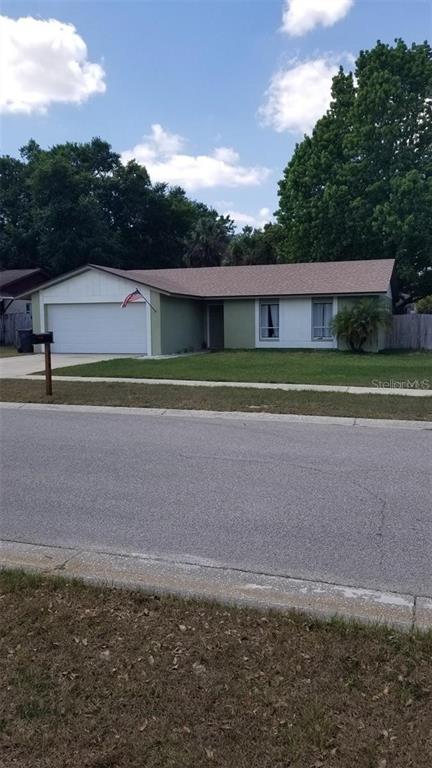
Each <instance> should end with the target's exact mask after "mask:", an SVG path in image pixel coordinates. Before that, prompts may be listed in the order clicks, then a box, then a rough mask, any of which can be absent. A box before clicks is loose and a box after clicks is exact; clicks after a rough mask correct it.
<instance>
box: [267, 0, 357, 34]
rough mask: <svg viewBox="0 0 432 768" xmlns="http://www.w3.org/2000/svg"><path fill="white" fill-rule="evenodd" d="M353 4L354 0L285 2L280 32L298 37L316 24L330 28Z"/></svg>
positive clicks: (298, 0)
mask: <svg viewBox="0 0 432 768" xmlns="http://www.w3.org/2000/svg"><path fill="white" fill-rule="evenodd" d="M353 4H354V0H285V6H284V10H283V14H282V31H283V32H287V33H288V34H289V35H292V36H293V37H298V36H300V35H304V34H306V32H309V31H310V30H311V29H313V28H314V27H316V26H317V25H318V24H322V26H324V27H331V26H333V24H336V22H337V21H339V20H340V19H343V17H344V16H346V14H347V13H348V11H349V10H350V8H351V7H352V6H353Z"/></svg>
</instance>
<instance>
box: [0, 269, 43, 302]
mask: <svg viewBox="0 0 432 768" xmlns="http://www.w3.org/2000/svg"><path fill="white" fill-rule="evenodd" d="M46 279H47V273H46V272H45V271H44V270H43V269H40V268H39V267H36V268H35V269H3V270H1V271H0V299H1V298H16V297H17V296H20V295H21V294H22V293H24V292H27V293H29V292H30V291H34V290H35V289H36V288H38V287H39V285H41V284H42V283H43V282H46Z"/></svg>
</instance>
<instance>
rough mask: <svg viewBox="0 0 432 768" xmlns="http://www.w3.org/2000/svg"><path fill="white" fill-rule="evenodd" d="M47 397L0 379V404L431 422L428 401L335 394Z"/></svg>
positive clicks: (73, 386)
mask: <svg viewBox="0 0 432 768" xmlns="http://www.w3.org/2000/svg"><path fill="white" fill-rule="evenodd" d="M53 391H54V393H53V396H52V397H48V396H47V395H45V384H44V382H43V381H26V380H22V379H4V380H2V381H0V399H1V400H3V401H8V402H24V403H70V404H74V405H113V406H129V407H141V408H183V409H198V410H212V411H245V412H249V413H251V412H260V411H262V412H266V413H298V414H305V415H313V416H352V417H357V418H371V419H413V420H421V421H428V420H430V419H432V397H418V398H417V397H404V396H400V397H399V396H398V395H392V396H391V397H390V396H389V397H385V396H383V395H349V394H345V393H339V392H283V391H277V390H256V389H255V390H254V389H246V388H244V389H242V388H241V387H238V388H233V387H223V386H222V387H211V388H210V387H184V386H182V385H170V384H162V385H157V384H127V383H124V382H118V383H117V382H90V381H89V382H85V381H54V382H53Z"/></svg>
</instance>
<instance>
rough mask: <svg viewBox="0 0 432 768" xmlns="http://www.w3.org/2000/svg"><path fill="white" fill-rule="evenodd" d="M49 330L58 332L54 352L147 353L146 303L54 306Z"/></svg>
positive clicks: (51, 305)
mask: <svg viewBox="0 0 432 768" xmlns="http://www.w3.org/2000/svg"><path fill="white" fill-rule="evenodd" d="M47 330H49V331H53V332H54V344H53V347H52V351H53V352H71V353H74V352H93V353H97V352H101V353H102V352H108V353H109V352H113V353H114V352H115V353H117V354H122V353H123V354H127V353H134V354H145V353H146V351H147V332H146V304H145V303H144V302H136V303H133V304H128V306H127V307H124V308H122V307H121V305H120V303H118V304H117V303H116V304H97V303H95V304H50V305H48V306H47Z"/></svg>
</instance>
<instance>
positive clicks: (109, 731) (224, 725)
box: [0, 572, 432, 768]
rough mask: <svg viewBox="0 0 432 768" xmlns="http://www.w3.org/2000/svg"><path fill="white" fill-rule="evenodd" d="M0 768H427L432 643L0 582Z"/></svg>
mask: <svg viewBox="0 0 432 768" xmlns="http://www.w3.org/2000/svg"><path fill="white" fill-rule="evenodd" d="M0 600H1V612H2V623H1V630H0V635H1V640H0V643H1V647H0V651H1V652H0V668H1V679H2V686H1V688H0V708H1V711H0V763H1V765H2V768H12V767H13V766H14V767H15V766H19V767H20V768H69V767H70V768H72V767H73V768H76V767H77V766H80V768H114V767H115V768H143V767H144V766H145V768H201V766H209V768H213V767H214V768H287V767H288V766H294V767H295V768H321V767H322V768H324V767H326V768H351V766H353V767H354V766H356V768H384V766H386V767H387V768H409V767H412V768H429V766H430V764H431V755H432V664H431V654H432V635H431V634H429V635H423V636H421V635H417V634H412V635H408V634H400V633H398V632H396V631H390V630H386V629H382V628H380V629H379V628H372V627H370V628H368V627H360V626H355V625H348V624H343V623H342V622H329V623H324V622H320V621H315V620H312V619H308V618H305V617H302V616H293V615H292V616H287V615H277V614H268V615H263V614H262V613H259V612H256V611H253V610H250V609H237V608H226V607H222V606H219V605H216V604H207V603H204V602H196V601H185V600H181V599H175V598H157V597H154V596H151V595H146V594H143V593H140V592H128V591H125V590H110V589H106V588H105V589H102V588H94V587H85V586H83V585H80V584H77V583H67V582H63V581H62V580H55V579H43V578H39V577H31V576H24V575H23V574H20V573H17V572H10V573H7V572H3V573H2V574H0Z"/></svg>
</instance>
